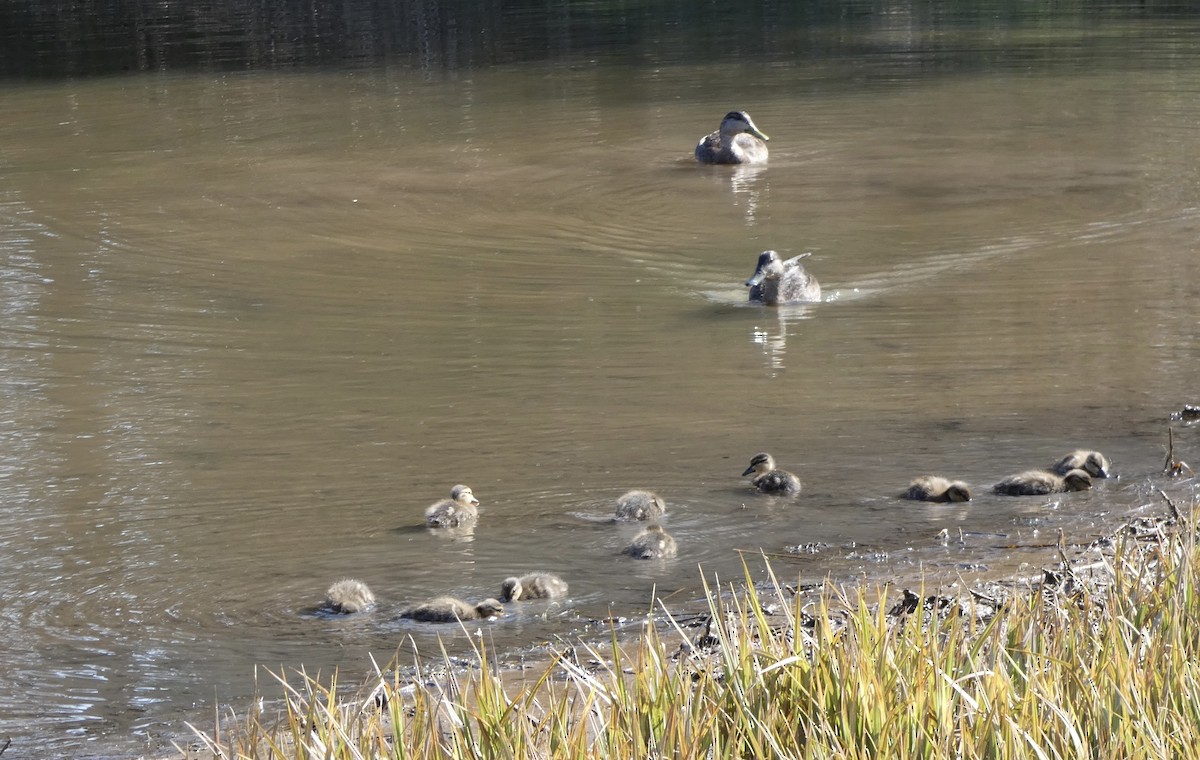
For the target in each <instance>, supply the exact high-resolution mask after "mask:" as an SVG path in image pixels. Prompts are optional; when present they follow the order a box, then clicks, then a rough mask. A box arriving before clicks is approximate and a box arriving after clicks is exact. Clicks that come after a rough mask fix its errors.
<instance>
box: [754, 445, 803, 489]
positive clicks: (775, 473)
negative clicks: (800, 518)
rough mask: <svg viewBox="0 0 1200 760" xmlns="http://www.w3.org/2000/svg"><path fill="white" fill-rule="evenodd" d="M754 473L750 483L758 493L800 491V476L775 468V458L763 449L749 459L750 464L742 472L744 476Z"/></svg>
mask: <svg viewBox="0 0 1200 760" xmlns="http://www.w3.org/2000/svg"><path fill="white" fill-rule="evenodd" d="M750 473H754V477H753V478H752V479H751V480H750V484H751V485H753V486H754V487H755V488H757V489H758V490H759V492H760V493H772V494H782V495H784V496H794V495H796V494H798V493H800V478H798V477H796V476H795V475H793V474H792V473H790V472H788V471H787V470H779V469H776V468H775V458H774V457H772V456H771V455H770V454H768V453H767V452H765V451H760V452H758V453H757V454H755V455H754V456H753V457H751V459H750V466H749V467H747V468H746V471H745V472H743V473H742V477H746V476H747V475H749V474H750Z"/></svg>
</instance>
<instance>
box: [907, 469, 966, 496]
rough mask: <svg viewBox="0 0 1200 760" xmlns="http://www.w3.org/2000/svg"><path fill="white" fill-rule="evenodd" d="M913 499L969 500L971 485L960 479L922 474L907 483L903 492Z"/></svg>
mask: <svg viewBox="0 0 1200 760" xmlns="http://www.w3.org/2000/svg"><path fill="white" fill-rule="evenodd" d="M903 496H904V498H906V499H913V500H914V501H937V502H960V501H970V500H971V487H970V486H968V485H967V484H966V483H964V482H962V481H961V480H947V479H946V478H943V477H939V476H937V475H922V476H921V477H919V478H916V479H915V480H913V482H911V483H909V484H908V490H907V491H905V492H904V494H903Z"/></svg>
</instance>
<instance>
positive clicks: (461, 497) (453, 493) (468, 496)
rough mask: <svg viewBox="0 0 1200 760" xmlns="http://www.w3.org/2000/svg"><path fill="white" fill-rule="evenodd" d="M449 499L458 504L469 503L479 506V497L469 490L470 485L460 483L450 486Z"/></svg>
mask: <svg viewBox="0 0 1200 760" xmlns="http://www.w3.org/2000/svg"><path fill="white" fill-rule="evenodd" d="M450 499H451V500H452V501H456V502H458V503H459V504H470V505H471V506H473V507H477V506H479V499H476V498H475V494H474V493H472V492H471V488H470V486H464V485H461V484H460V485H457V486H455V487H454V488H451V489H450Z"/></svg>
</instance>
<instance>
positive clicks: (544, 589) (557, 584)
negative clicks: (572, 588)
mask: <svg viewBox="0 0 1200 760" xmlns="http://www.w3.org/2000/svg"><path fill="white" fill-rule="evenodd" d="M566 595H567V582H566V581H564V580H563V579H562V578H559V577H558V576H557V575H552V574H550V573H529V574H528V575H522V576H521V577H520V578H517V577H512V578H505V579H504V582H503V583H501V584H500V598H501V599H503V600H504V601H506V602H515V601H518V600H521V599H557V598H558V597H560V596H566Z"/></svg>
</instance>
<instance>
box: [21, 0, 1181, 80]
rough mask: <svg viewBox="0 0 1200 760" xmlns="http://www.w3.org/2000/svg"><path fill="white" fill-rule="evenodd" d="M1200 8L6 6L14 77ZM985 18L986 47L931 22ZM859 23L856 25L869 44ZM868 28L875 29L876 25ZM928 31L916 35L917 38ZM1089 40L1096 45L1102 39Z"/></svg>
mask: <svg viewBox="0 0 1200 760" xmlns="http://www.w3.org/2000/svg"><path fill="white" fill-rule="evenodd" d="M1197 13H1200V11H1197V10H1196V9H1195V7H1194V6H1192V5H1191V4H1188V3H1180V2H1177V1H1175V0H1140V1H1139V2H1123V1H1112V0H1108V1H1105V2H1089V3H1084V4H1082V5H1077V6H1065V7H1062V8H1060V7H1058V6H1057V5H1055V4H1046V3H1041V2H1034V1H1032V0H975V1H968V0H963V1H962V2H956V3H944V4H939V3H933V4H931V3H924V2H914V1H910V2H899V3H898V2H890V1H888V0H819V1H818V2H806V3H763V4H746V5H743V4H721V5H716V6H714V5H713V4H712V3H708V2H700V1H699V0H673V1H669V2H657V1H656V2H634V3H629V2H621V3H608V2H593V3H578V2H571V1H570V0H560V1H559V2H554V3H549V4H547V3H545V2H529V1H528V0H524V1H522V2H497V1H496V0H492V1H491V2H481V3H467V2H463V3H455V2H449V3H429V2H399V3H397V2H392V1H391V0H351V1H350V2H343V3H338V4H336V5H333V6H329V7H325V8H322V12H321V13H313V12H312V6H311V3H310V2H302V1H301V0H273V1H272V2H268V3H258V2H248V1H247V0H215V1H214V2H209V3H205V4H203V5H202V6H200V7H199V8H197V7H194V6H192V5H190V4H187V3H162V2H154V1H153V0H134V1H133V2H118V1H117V0H100V1H99V2H91V3H87V4H86V5H67V6H64V5H62V4H59V3H50V2H46V1H45V0H14V1H13V2H7V3H5V4H3V6H2V7H0V30H2V31H0V41H2V42H3V43H4V44H3V45H0V75H2V76H17V77H61V76H72V77H75V76H88V75H96V74H111V73H120V72H129V71H166V70H176V69H203V70H229V71H238V70H245V69H260V68H275V67H286V68H291V67H308V66H338V67H344V66H351V67H361V66H374V65H379V64H387V65H394V64H399V65H402V66H407V67H412V68H419V69H422V70H430V71H432V70H468V69H474V68H479V67H486V66H493V65H497V64H512V63H523V62H524V63H528V62H537V61H545V60H554V59H561V58H567V57H572V58H588V57H590V56H597V55H601V56H604V57H606V58H611V59H615V60H628V61H643V60H644V59H645V58H646V57H660V56H662V55H663V53H664V51H667V52H668V54H669V55H670V56H671V58H672V59H673V60H675V61H676V62H679V63H687V62H697V61H712V60H717V59H728V60H734V61H736V60H740V59H742V58H744V57H745V55H746V51H754V54H755V55H756V56H767V57H786V58H787V59H791V60H795V59H796V58H797V57H803V58H808V59H812V60H820V59H823V58H842V57H846V56H856V57H862V58H863V59H864V60H869V59H870V58H871V57H872V56H881V55H882V56H887V57H889V58H890V59H891V60H892V63H897V62H902V61H903V58H905V57H911V64H912V65H916V66H920V67H922V68H929V67H931V66H938V65H941V66H946V67H950V66H953V67H956V68H961V67H963V66H969V67H975V68H982V67H987V68H992V67H994V66H995V65H996V64H997V62H998V59H1002V58H1005V57H1010V58H1011V63H1013V64H1017V65H1022V66H1023V65H1027V64H1028V63H1030V62H1031V59H1033V60H1039V61H1040V62H1042V63H1047V62H1051V63H1052V62H1053V61H1054V59H1055V58H1056V57H1058V56H1059V48H1058V46H1057V43H1054V42H1046V41H1036V40H1035V41H1031V42H1029V43H1027V44H1024V45H1020V46H1017V47H1015V48H1014V47H1013V46H1012V45H1011V44H1009V43H1008V41H1003V42H1000V43H997V42H996V41H995V40H994V39H992V38H991V36H990V30H991V28H992V27H993V25H994V24H995V22H996V19H997V18H999V19H1001V20H1002V23H1003V24H1005V25H1012V24H1022V23H1030V24H1034V25H1038V24H1046V23H1053V24H1061V23H1063V22H1064V20H1076V21H1078V20H1081V19H1093V18H1094V17H1096V16H1097V15H1101V16H1102V18H1104V19H1105V20H1120V19H1130V20H1139V19H1157V18H1175V17H1183V16H1194V15H1195V14H1197ZM973 25H981V26H983V27H985V31H983V32H982V33H981V35H980V37H979V39H978V40H976V41H975V45H973V46H972V47H967V48H964V47H961V46H958V45H954V43H950V42H945V41H936V40H935V38H934V37H933V36H932V35H930V36H929V37H927V38H926V37H925V34H924V33H926V32H931V31H935V30H938V29H940V28H946V27H953V28H956V29H957V30H959V31H960V33H961V32H962V28H963V27H967V28H969V27H971V26H973ZM847 31H852V32H855V35H854V36H853V40H854V41H853V42H850V41H849V40H848V39H847V36H846V33H847ZM864 31H865V32H868V34H861V33H862V32H864ZM914 43H915V44H914ZM1081 44H1085V45H1086V44H1088V42H1087V40H1086V39H1084V40H1082V41H1081Z"/></svg>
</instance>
